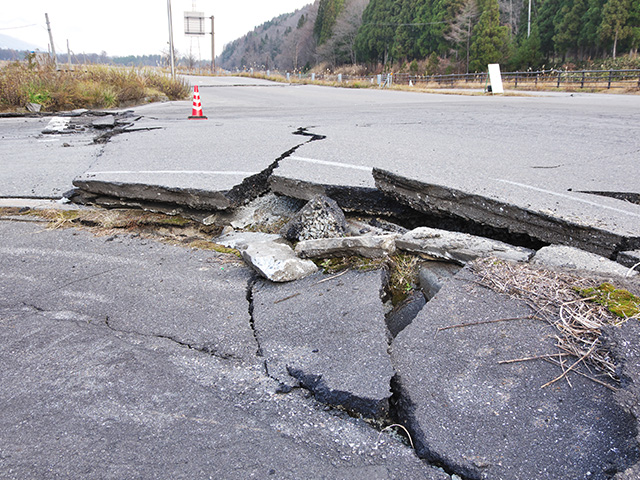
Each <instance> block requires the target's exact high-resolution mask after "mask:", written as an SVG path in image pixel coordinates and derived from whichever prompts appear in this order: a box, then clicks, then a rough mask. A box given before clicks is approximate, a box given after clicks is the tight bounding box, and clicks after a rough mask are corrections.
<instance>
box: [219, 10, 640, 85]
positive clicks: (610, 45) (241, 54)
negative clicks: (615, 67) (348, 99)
mask: <svg viewBox="0 0 640 480" xmlns="http://www.w3.org/2000/svg"><path fill="white" fill-rule="evenodd" d="M529 6H531V14H530V15H529ZM639 45H640V0H532V1H531V4H530V3H529V1H528V0H316V1H315V3H314V4H313V5H309V6H308V7H305V8H304V9H302V10H299V11H297V12H294V13H292V14H288V15H282V16H280V17H277V18H275V19H273V20H272V21H271V22H267V23H266V24H264V25H262V26H260V27H258V28H256V29H255V30H254V31H253V32H251V33H249V34H247V35H246V36H245V37H243V38H241V39H239V40H236V41H235V42H233V43H232V44H231V45H228V46H227V47H226V48H225V51H224V53H223V55H222V58H221V65H222V66H223V67H224V68H228V69H236V68H237V69H242V68H250V67H259V68H260V67H261V68H265V69H269V68H271V69H282V70H293V69H298V70H300V69H304V68H305V67H306V68H311V67H314V66H317V65H322V66H323V68H325V67H328V68H336V67H339V66H341V65H350V64H364V65H368V66H369V68H370V69H371V70H375V69H380V68H387V69H394V70H398V69H405V68H406V69H410V70H413V71H416V73H418V72H420V73H425V71H426V72H428V73H436V72H440V73H444V72H465V71H471V72H473V71H484V70H486V65H487V64H488V63H501V64H502V65H504V66H505V68H509V69H513V70H515V69H528V68H539V67H541V66H542V65H547V66H552V65H562V64H564V63H565V62H569V61H570V62H582V61H587V60H594V59H602V58H607V57H608V58H615V57H616V56H619V55H620V54H631V55H635V54H636V53H637V50H638V46H639Z"/></svg>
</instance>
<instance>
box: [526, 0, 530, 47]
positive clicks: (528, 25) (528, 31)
mask: <svg viewBox="0 0 640 480" xmlns="http://www.w3.org/2000/svg"><path fill="white" fill-rule="evenodd" d="M530 35H531V0H529V20H528V22H527V38H529V36H530Z"/></svg>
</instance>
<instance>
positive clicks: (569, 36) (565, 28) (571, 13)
mask: <svg viewBox="0 0 640 480" xmlns="http://www.w3.org/2000/svg"><path fill="white" fill-rule="evenodd" d="M586 13H587V2H586V0H569V1H567V2H566V3H565V4H564V5H563V6H562V8H561V9H560V15H558V16H556V17H555V21H556V22H557V23H556V24H555V32H556V33H555V35H554V36H553V42H554V45H555V51H556V52H557V53H561V54H562V55H563V56H564V55H566V54H567V52H570V51H573V52H575V50H576V49H577V47H578V39H579V37H580V30H581V27H582V25H583V21H584V20H583V17H584V16H585V14H586Z"/></svg>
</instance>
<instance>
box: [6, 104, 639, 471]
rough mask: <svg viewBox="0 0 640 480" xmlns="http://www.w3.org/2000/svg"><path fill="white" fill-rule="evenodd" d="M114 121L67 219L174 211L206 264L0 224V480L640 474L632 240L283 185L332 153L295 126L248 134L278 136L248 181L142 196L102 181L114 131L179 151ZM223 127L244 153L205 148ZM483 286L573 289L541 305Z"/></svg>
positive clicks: (382, 191)
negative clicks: (299, 168) (306, 150)
mask: <svg viewBox="0 0 640 480" xmlns="http://www.w3.org/2000/svg"><path fill="white" fill-rule="evenodd" d="M123 115H125V117H124V118H125V119H129V116H128V115H126V114H123ZM119 118H120V117H119V116H118V115H115V116H113V118H110V117H101V118H99V119H97V120H95V121H94V122H93V126H91V127H90V128H93V129H96V130H98V131H99V138H101V139H103V140H104V142H103V143H100V145H101V147H100V148H102V149H103V150H102V153H103V154H104V153H105V152H110V155H109V156H108V158H104V155H102V154H101V155H98V159H99V160H100V159H101V158H102V161H104V162H110V163H109V165H108V168H107V167H105V169H104V170H102V169H97V168H98V166H104V165H98V166H96V165H94V167H92V168H90V169H89V170H88V171H86V172H84V173H83V174H81V175H78V176H77V177H76V178H75V180H74V182H73V183H74V186H75V190H73V191H71V192H69V193H68V195H67V197H68V198H69V199H70V200H71V201H74V202H78V203H79V204H85V205H87V204H88V205H97V206H100V207H106V208H109V209H111V208H118V209H121V208H130V207H135V208H138V209H141V210H147V211H150V212H162V213H166V214H169V215H170V217H168V218H172V219H175V220H176V221H175V222H173V224H172V225H171V226H167V225H163V226H162V229H164V230H168V231H169V230H170V231H171V232H172V235H174V236H177V237H178V238H180V241H182V242H183V244H184V245H188V246H192V247H195V246H196V245H198V244H202V242H205V239H203V238H202V237H203V236H205V237H206V245H207V248H206V249H198V248H184V247H180V246H176V245H167V244H165V243H161V242H159V241H158V239H159V238H160V237H159V236H157V235H156V236H154V235H153V234H149V235H147V234H146V233H145V235H142V234H140V233H134V232H135V226H133V224H126V225H125V227H124V228H122V227H118V228H120V229H119V230H118V229H114V228H113V227H112V226H109V228H107V227H106V223H107V222H106V221H105V220H98V219H94V220H91V221H89V220H85V221H84V222H83V220H82V215H79V216H78V218H77V219H75V220H72V221H69V222H67V221H66V219H62V220H60V222H58V223H55V219H54V221H51V219H50V220H49V221H50V223H49V225H53V226H54V227H56V228H52V229H46V228H45V226H44V225H43V224H42V223H38V222H39V221H40V220H39V217H38V212H37V211H36V212H30V211H29V210H28V209H25V210H23V211H17V212H14V211H11V212H9V213H7V212H5V213H4V214H3V217H2V220H3V221H0V230H1V231H2V237H3V245H2V246H0V253H1V254H2V258H3V269H2V272H0V282H1V283H0V291H1V292H2V295H1V298H2V300H1V301H0V327H1V328H0V334H1V335H2V340H1V341H2V344H3V345H4V346H5V348H4V349H2V350H1V351H0V366H1V367H2V369H3V371H4V372H5V381H4V382H3V389H2V390H1V391H0V400H1V403H2V404H3V405H4V406H5V408H3V409H2V411H1V412H0V425H2V427H3V431H4V432H6V433H5V435H2V436H1V437H0V466H1V467H2V471H4V472H8V473H7V477H8V478H26V477H29V478H49V477H51V476H65V477H82V478H124V477H144V478H151V477H154V478H155V477H164V478H168V477H171V478H187V477H189V478H193V477H196V478H204V477H211V478H240V477H241V478H268V477H270V476H271V477H273V478H302V477H308V478H330V479H333V478H362V479H371V478H376V479H377V478H381V479H386V478H389V479H391V478H424V479H433V480H446V479H447V478H449V479H455V480H458V479H462V480H531V479H532V478H535V479H536V480H538V479H539V480H544V479H549V480H551V479H557V478H576V479H578V478H584V479H599V480H600V479H602V480H605V479H611V480H613V479H615V480H628V479H631V478H636V476H637V472H638V471H640V443H639V442H640V436H639V425H640V423H639V420H640V418H639V417H638V414H639V412H638V405H639V404H640V391H639V390H638V385H639V384H640V378H638V374H639V372H638V371H637V370H638V369H637V360H638V351H637V350H638V349H637V348H636V347H637V342H638V331H639V329H638V326H637V322H638V320H639V319H640V310H639V309H640V306H638V296H640V280H638V277H639V275H638V274H637V271H636V270H637V263H638V262H637V260H638V255H637V252H638V250H637V249H638V248H640V237H639V236H638V235H637V232H635V231H632V230H629V229H627V228H626V227H622V226H620V227H618V226H615V227H611V228H610V226H607V225H593V224H587V223H580V222H577V221H576V219H569V218H565V217H563V216H562V215H560V214H557V215H556V214H554V212H542V211H539V210H536V209H534V208H531V209H528V208H524V207H522V206H521V205H515V204H509V203H506V202H504V201H502V200H500V199H496V198H492V197H490V196H482V195H479V194H477V193H472V192H464V191H460V190H458V189H454V188H448V187H445V186H442V185H435V184H430V183H426V182H423V181H420V180H417V179H414V178H409V177H406V176H402V175H400V174H398V173H394V172H390V171H385V170H382V169H368V170H367V169H364V168H360V169H355V171H356V173H354V176H353V179H352V180H353V183H358V185H351V186H344V185H343V186H340V185H332V184H329V183H327V184H323V183H311V182H307V181H306V180H305V181H302V180H301V181H298V180H296V179H295V177H294V176H290V175H289V174H287V172H288V171H291V170H290V167H291V163H288V160H290V159H292V158H293V157H294V156H295V154H296V152H297V151H298V150H300V149H301V148H302V147H303V146H309V145H310V144H311V143H312V142H322V141H324V140H325V137H324V136H323V135H321V134H320V133H316V132H315V130H314V131H312V129H311V128H309V127H300V128H297V129H295V130H291V129H290V130H289V131H287V132H283V131H282V128H281V126H265V130H264V132H260V133H259V134H260V135H265V136H267V135H271V136H273V135H275V136H278V137H280V136H282V138H283V140H281V141H278V142H277V143H278V144H277V145H275V146H273V144H270V145H272V146H271V147H270V149H269V151H267V152H262V154H261V157H260V159H259V160H258V163H259V164H260V169H259V170H256V171H250V172H243V171H235V170H233V171H232V170H228V169H227V170H225V174H224V175H219V176H217V177H215V180H214V177H213V176H212V175H211V176H209V175H208V174H209V173H212V172H217V173H219V172H220V171H222V170H224V169H223V164H222V163H220V162H221V161H222V159H223V155H221V156H220V157H216V158H214V159H212V165H211V171H208V172H200V173H203V174H202V175H201V176H200V179H199V180H198V181H199V182H200V183H198V184H194V183H193V181H192V178H190V179H189V181H187V179H186V177H184V178H183V177H182V176H181V174H180V173H177V172H163V175H164V176H163V177H162V180H163V181H162V182H159V181H158V178H159V177H158V172H154V173H153V175H151V174H147V173H145V171H143V170H136V171H132V170H131V169H128V168H127V161H126V160H118V161H119V162H121V163H120V164H115V163H114V162H116V163H117V161H115V160H113V159H114V158H116V159H122V158H125V159H126V155H122V153H123V152H126V151H128V148H129V146H128V145H127V140H128V135H122V134H123V133H129V130H128V129H138V130H139V131H137V132H136V133H135V135H139V136H140V138H142V139H143V140H141V142H142V144H143V147H142V149H143V150H145V152H147V153H145V154H149V155H151V156H153V155H157V156H168V157H170V156H172V155H177V152H172V151H165V150H163V144H162V142H161V141H160V139H161V138H162V135H163V132H162V131H161V130H158V129H155V128H154V126H153V122H148V119H144V118H143V117H136V118H135V119H134V120H133V121H132V122H131V123H127V124H126V125H125V124H123V123H121V121H124V120H119ZM138 123H139V128H138V127H136V124H138ZM198 125H201V124H198ZM198 125H197V126H195V127H190V128H195V129H199V128H203V127H201V126H198ZM61 128H62V130H61V131H60V132H58V133H52V132H50V133H47V134H53V135H58V134H60V135H62V134H64V129H70V128H72V127H69V125H68V124H67V126H65V127H61ZM238 128H241V129H242V128H245V130H243V131H244V132H245V133H246V134H247V135H249V134H253V133H255V132H251V131H250V127H249V126H245V127H243V126H241V125H240V124H239V123H234V122H226V123H225V124H224V125H219V129H220V132H219V133H220V134H221V138H224V136H225V132H226V134H227V136H228V137H229V138H230V139H231V137H233V135H230V133H229V132H231V131H234V132H236V133H235V134H236V136H237V131H236V130H234V129H238ZM118 129H120V130H118ZM196 133H197V132H196ZM290 134H293V135H295V137H293V140H292V138H290V137H289V135H290ZM229 141H231V140H229ZM228 146H229V145H227V146H224V145H223V146H221V147H220V148H221V149H222V150H224V149H225V148H226V147H228ZM203 151H205V149H204V147H203ZM149 152H150V153H149ZM200 153H202V152H199V151H198V149H197V148H194V150H193V151H192V154H193V155H198V154H200ZM246 154H247V155H255V153H254V152H252V151H250V149H247V151H246ZM302 161H303V162H304V159H302ZM185 162H187V163H188V162H189V160H188V159H186V160H185ZM216 162H218V163H216ZM187 167H188V165H187ZM185 168H186V167H185ZM219 177H223V180H222V181H221V180H220V178H219ZM307 201H308V202H309V203H307ZM27 214H33V216H32V217H30V218H32V219H35V222H23V221H18V220H21V219H22V218H23V217H24V216H25V215H27ZM87 218H88V217H87ZM186 219H191V220H196V221H197V222H199V223H198V225H200V226H202V227H203V230H200V231H198V238H195V239H194V238H191V235H193V232H192V231H188V232H187V231H186V230H185V231H184V232H182V233H181V229H183V228H184V224H183V220H184V222H185V224H186V222H187V220H186ZM100 222H103V223H102V224H100ZM67 227H71V228H67ZM205 227H206V229H205ZM91 229H94V231H95V232H96V233H100V234H102V236H100V235H93V234H92V233H91V231H85V230H91ZM127 229H128V230H127ZM157 229H158V230H160V229H161V228H160V227H157ZM198 242H200V243H198ZM178 243H179V242H178ZM568 252H570V253H571V256H569V253H568ZM308 258H313V261H312V260H309V259H308ZM536 259H537V260H536ZM612 266H613V267H614V268H612ZM634 267H635V268H634ZM492 268H504V269H505V270H507V271H509V272H516V273H515V274H514V275H523V276H524V275H527V274H529V272H533V273H532V275H533V277H532V278H551V277H553V278H556V277H557V278H559V279H560V280H558V281H559V282H560V283H562V282H564V283H563V285H564V284H566V285H568V287H567V288H566V289H565V291H563V293H562V295H565V296H561V295H560V294H558V296H557V298H551V297H549V296H547V297H544V302H543V301H542V300H540V299H539V298H538V297H535V295H537V294H538V293H540V292H539V291H538V290H536V291H535V292H533V293H532V292H531V291H528V290H527V289H526V288H524V287H522V285H520V284H519V283H518V282H517V281H515V280H513V278H509V277H507V280H504V279H498V278H497V277H496V276H493V273H492V272H493V270H492ZM540 272H543V273H540ZM538 273H539V274H540V276H539V277H535V275H537V274H538ZM543 283H544V282H542V281H540V282H538V284H539V285H537V286H536V288H538V287H540V289H543V288H544V286H545V285H543ZM532 284H534V285H535V284H536V282H535V281H532ZM609 284H610V285H611V289H612V290H606V291H607V292H609V293H608V296H607V299H608V300H601V299H600V298H599V297H598V295H597V292H598V289H599V288H601V287H602V286H603V285H609ZM528 288H530V289H534V287H528ZM607 288H609V287H607ZM622 289H626V290H624V291H623V290H622ZM551 290H553V288H552V289H551ZM143 292H144V293H145V294H144V295H143ZM621 292H625V293H624V295H627V294H628V295H630V296H624V299H625V300H624V301H622V300H621V301H620V303H621V305H615V306H612V305H611V298H614V297H615V298H618V297H617V295H621ZM629 292H630V293H629ZM613 293H615V295H613ZM534 294H535V295H534ZM547 294H548V292H546V293H545V295H547ZM540 298H542V297H540ZM597 302H601V303H600V304H598V303H597ZM543 303H544V305H543ZM613 307H616V308H618V310H617V312H620V311H622V312H623V313H622V315H620V314H617V315H616V314H614V313H612V312H613ZM620 308H622V310H620ZM576 309H577V310H576ZM568 312H572V313H571V314H569V313H568ZM570 316H571V319H572V320H575V317H580V321H582V322H583V323H581V324H579V325H578V326H576V325H574V324H571V326H569V323H568V320H567V319H568V318H569V317H570ZM570 329H571V331H572V332H576V331H580V332H583V333H584V335H585V336H584V337H581V336H579V335H577V334H576V335H577V336H576V339H574V340H575V343H574V344H571V345H574V346H575V345H578V346H576V347H575V350H571V349H569V347H568V345H570V343H571V342H569V341H568V340H567V339H566V338H565V335H566V333H567V331H568V330H570ZM572 341H573V340H572ZM596 357H597V358H596ZM603 365H605V366H604V367H602V366H603ZM80 452H82V453H80Z"/></svg>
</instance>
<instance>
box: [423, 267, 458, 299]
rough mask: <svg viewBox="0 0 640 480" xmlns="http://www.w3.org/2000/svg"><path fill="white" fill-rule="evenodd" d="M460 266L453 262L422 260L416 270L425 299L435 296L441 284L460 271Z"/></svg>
mask: <svg viewBox="0 0 640 480" xmlns="http://www.w3.org/2000/svg"><path fill="white" fill-rule="evenodd" d="M460 268H461V267H460V266H459V265H457V264H455V263H448V262H433V261H429V262H423V263H422V264H421V265H420V268H419V270H418V278H419V279H420V288H421V289H422V291H423V292H424V296H425V297H426V299H427V301H429V300H431V299H432V298H433V297H435V296H436V293H438V292H439V291H440V289H441V288H442V286H443V285H444V284H445V283H447V282H448V281H449V280H451V279H452V278H453V277H454V276H455V275H456V274H457V273H458V272H459V271H460Z"/></svg>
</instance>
